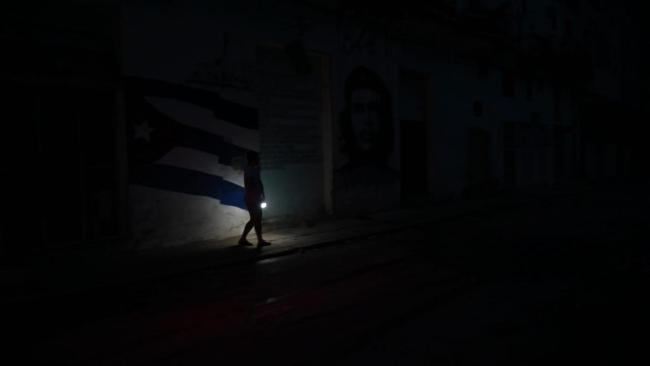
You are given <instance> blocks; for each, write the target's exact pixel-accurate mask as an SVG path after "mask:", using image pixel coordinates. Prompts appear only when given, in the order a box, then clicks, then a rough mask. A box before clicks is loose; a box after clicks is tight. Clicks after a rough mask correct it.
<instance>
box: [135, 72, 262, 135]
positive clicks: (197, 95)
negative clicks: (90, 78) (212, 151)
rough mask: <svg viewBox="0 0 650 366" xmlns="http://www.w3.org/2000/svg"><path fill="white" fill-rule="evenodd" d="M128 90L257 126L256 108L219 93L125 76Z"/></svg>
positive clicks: (252, 127) (248, 125)
mask: <svg viewBox="0 0 650 366" xmlns="http://www.w3.org/2000/svg"><path fill="white" fill-rule="evenodd" d="M126 82H127V84H128V88H129V90H130V91H132V92H134V93H137V94H140V95H147V96H155V97H163V98H172V99H176V100H180V101H184V102H189V103H193V104H196V105H199V106H201V107H204V108H207V109H210V110H211V111H212V112H213V113H214V115H215V117H216V118H219V119H222V120H225V121H228V122H230V123H233V124H236V125H238V126H240V127H244V128H248V129H258V128H259V115H258V110H257V108H252V107H248V106H245V105H241V104H239V103H235V102H232V101H229V100H226V99H223V98H222V97H221V96H220V95H219V93H217V92H214V91H210V90H206V89H199V88H193V87H190V86H187V85H182V84H176V83H170V82H167V81H163V80H155V79H146V78H138V77H133V76H131V77H128V78H126Z"/></svg>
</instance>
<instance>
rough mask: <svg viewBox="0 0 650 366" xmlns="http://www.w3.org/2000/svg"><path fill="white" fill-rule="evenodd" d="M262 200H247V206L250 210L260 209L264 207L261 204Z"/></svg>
mask: <svg viewBox="0 0 650 366" xmlns="http://www.w3.org/2000/svg"><path fill="white" fill-rule="evenodd" d="M261 203H262V202H261V201H259V200H246V208H247V209H248V211H258V210H261V209H262V208H261V207H260V204H261Z"/></svg>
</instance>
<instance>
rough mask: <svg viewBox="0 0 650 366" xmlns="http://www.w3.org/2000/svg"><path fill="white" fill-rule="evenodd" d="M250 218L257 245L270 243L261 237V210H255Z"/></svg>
mask: <svg viewBox="0 0 650 366" xmlns="http://www.w3.org/2000/svg"><path fill="white" fill-rule="evenodd" d="M251 220H252V221H253V224H254V227H255V234H256V235H257V246H258V247H261V246H266V245H269V244H270V243H269V242H268V241H266V240H264V239H263V238H262V210H261V209H260V210H257V211H256V212H255V214H254V215H253V216H252V218H251Z"/></svg>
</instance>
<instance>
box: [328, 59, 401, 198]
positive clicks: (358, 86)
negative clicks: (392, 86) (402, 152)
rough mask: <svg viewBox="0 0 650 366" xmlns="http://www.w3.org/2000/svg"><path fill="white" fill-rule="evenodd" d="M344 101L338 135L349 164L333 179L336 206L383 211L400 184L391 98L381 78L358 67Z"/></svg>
mask: <svg viewBox="0 0 650 366" xmlns="http://www.w3.org/2000/svg"><path fill="white" fill-rule="evenodd" d="M344 96H345V106H344V108H343V110H342V111H341V115H340V118H339V131H340V135H339V136H340V146H341V149H340V151H341V152H342V153H343V154H344V155H346V156H347V161H346V162H345V164H343V165H342V166H341V167H340V168H338V169H337V170H336V173H335V177H334V180H335V182H334V190H335V192H336V196H337V199H336V201H337V206H338V208H340V209H343V210H345V211H350V210H356V209H364V210H369V211H371V210H375V209H379V208H381V207H383V206H384V205H385V204H386V203H387V200H388V199H390V197H393V196H394V194H393V193H394V191H395V189H397V190H398V186H397V185H396V184H398V183H399V179H400V176H399V173H398V172H397V171H395V170H394V169H393V168H391V167H390V166H389V164H388V159H389V157H390V155H391V154H392V152H393V138H394V136H393V117H392V108H391V97H390V93H389V91H388V88H387V87H386V86H385V84H384V82H383V80H382V79H381V77H380V76H379V75H378V74H377V73H375V72H373V71H371V70H369V69H368V68H366V67H363V66H359V67H357V68H355V69H354V70H353V71H352V72H351V73H350V76H349V77H348V78H347V80H346V82H345V90H344ZM360 202H364V203H363V205H360V204H359V203H360Z"/></svg>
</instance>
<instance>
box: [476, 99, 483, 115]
mask: <svg viewBox="0 0 650 366" xmlns="http://www.w3.org/2000/svg"><path fill="white" fill-rule="evenodd" d="M474 117H483V104H482V103H481V102H480V101H478V100H475V101H474Z"/></svg>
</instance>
